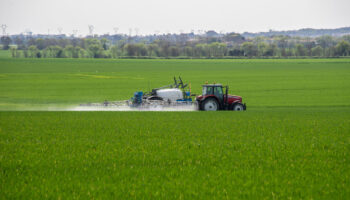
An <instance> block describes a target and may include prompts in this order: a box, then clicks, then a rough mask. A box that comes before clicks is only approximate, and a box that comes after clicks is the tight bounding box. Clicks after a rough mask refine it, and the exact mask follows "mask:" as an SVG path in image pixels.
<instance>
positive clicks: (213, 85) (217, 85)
mask: <svg viewBox="0 0 350 200" xmlns="http://www.w3.org/2000/svg"><path fill="white" fill-rule="evenodd" d="M202 86H203V87H220V86H221V87H222V84H205V85H202Z"/></svg>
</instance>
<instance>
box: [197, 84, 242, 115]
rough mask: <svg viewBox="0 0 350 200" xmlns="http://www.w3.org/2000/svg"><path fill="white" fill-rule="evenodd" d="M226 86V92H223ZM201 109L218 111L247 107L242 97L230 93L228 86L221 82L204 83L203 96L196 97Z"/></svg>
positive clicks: (239, 109)
mask: <svg viewBox="0 0 350 200" xmlns="http://www.w3.org/2000/svg"><path fill="white" fill-rule="evenodd" d="M223 88H225V94H224V92H223ZM196 101H197V103H198V107H199V110H204V111H216V110H235V111H243V110H246V109H247V107H246V105H245V103H244V104H243V103H242V97H240V96H233V95H229V94H228V86H222V85H221V84H206V85H203V92H202V95H201V96H197V97H196Z"/></svg>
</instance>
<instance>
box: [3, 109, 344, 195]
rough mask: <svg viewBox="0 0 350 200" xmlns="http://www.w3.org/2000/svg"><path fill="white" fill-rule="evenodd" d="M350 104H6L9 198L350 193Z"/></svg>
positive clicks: (5, 182)
mask: <svg viewBox="0 0 350 200" xmlns="http://www.w3.org/2000/svg"><path fill="white" fill-rule="evenodd" d="M349 113H350V108H331V109H329V108H321V109H310V108H309V109H296V110H295V109H290V108H277V109H274V110H258V111H254V112H253V111H247V112H245V113H232V112H217V113H210V114H207V113H205V112H192V113H191V112H190V113H171V112H170V113H156V112H146V113H134V112H119V113H114V112H1V113H0V118H1V121H0V126H1V132H0V137H1V140H0V141H1V143H0V147H1V152H2V154H1V157H0V163H1V174H0V177H1V179H0V180H1V184H0V185H1V186H0V191H1V192H0V197H1V198H2V199H8V198H9V199H12V198H20V199H40V198H53V199H56V198H59V199H67V198H81V199H92V198H93V199H100V198H102V199H129V198H136V199H140V198H147V199H148V198H149V199H154V198H161V199H164V198H168V199H181V198H182V199H189V198H196V199H214V198H216V199H226V198H228V199H231V198H233V199H264V198H266V199H272V198H281V199H288V198H292V199H347V198H349V197H350V183H349V180H350V155H349V153H350V152H349V150H350V149H349V147H350V119H349Z"/></svg>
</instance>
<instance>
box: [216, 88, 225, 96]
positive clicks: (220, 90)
mask: <svg viewBox="0 0 350 200" xmlns="http://www.w3.org/2000/svg"><path fill="white" fill-rule="evenodd" d="M214 94H215V95H216V96H222V95H223V93H222V87H215V88H214Z"/></svg>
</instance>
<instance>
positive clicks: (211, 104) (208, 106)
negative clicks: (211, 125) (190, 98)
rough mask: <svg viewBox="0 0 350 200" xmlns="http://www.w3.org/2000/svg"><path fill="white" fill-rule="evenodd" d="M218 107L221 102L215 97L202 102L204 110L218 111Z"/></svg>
mask: <svg viewBox="0 0 350 200" xmlns="http://www.w3.org/2000/svg"><path fill="white" fill-rule="evenodd" d="M218 109H219V104H218V102H217V101H216V100H215V99H213V98H209V99H206V100H205V101H204V102H203V103H202V110H204V111H217V110H218Z"/></svg>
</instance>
